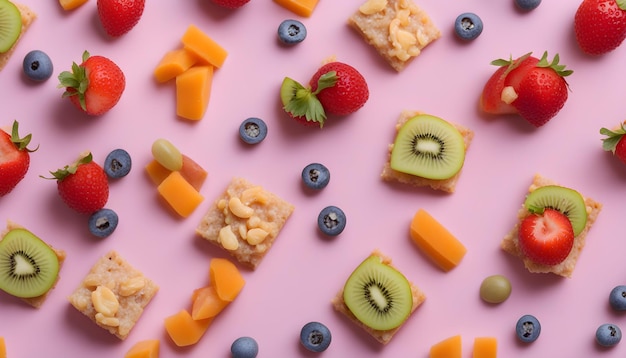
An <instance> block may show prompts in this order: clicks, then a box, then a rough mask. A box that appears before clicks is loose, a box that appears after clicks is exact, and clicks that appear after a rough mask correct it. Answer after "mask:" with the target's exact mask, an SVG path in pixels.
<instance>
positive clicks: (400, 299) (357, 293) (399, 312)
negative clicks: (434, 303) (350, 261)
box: [343, 255, 413, 331]
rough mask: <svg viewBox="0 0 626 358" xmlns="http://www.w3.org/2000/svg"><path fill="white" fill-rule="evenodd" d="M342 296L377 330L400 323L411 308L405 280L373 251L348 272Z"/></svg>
mask: <svg viewBox="0 0 626 358" xmlns="http://www.w3.org/2000/svg"><path fill="white" fill-rule="evenodd" d="M343 300H344V302H345V304H346V306H348V308H349V309H350V312H352V314H354V316H355V317H356V318H357V319H358V320H359V321H360V322H361V323H363V324H364V325H366V326H368V327H370V328H372V329H375V330H381V331H386V330H390V329H393V328H396V327H398V326H400V325H401V324H402V323H403V322H404V321H405V320H406V319H407V318H408V317H409V315H410V314H411V310H412V308H413V294H412V292H411V286H410V284H409V281H407V279H406V277H404V275H402V274H401V273H400V272H398V271H397V270H396V269H394V268H393V267H391V266H389V265H385V264H384V263H382V260H381V258H380V257H379V256H376V255H372V256H370V257H368V258H367V259H365V261H363V262H362V263H361V264H360V265H359V266H358V267H357V268H356V269H355V270H354V272H353V273H352V274H351V275H350V277H349V278H348V280H347V281H346V285H345V286H344V290H343Z"/></svg>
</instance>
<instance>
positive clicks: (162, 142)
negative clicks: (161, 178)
mask: <svg viewBox="0 0 626 358" xmlns="http://www.w3.org/2000/svg"><path fill="white" fill-rule="evenodd" d="M152 157H153V158H154V159H155V160H156V161H157V162H159V164H161V165H162V166H164V167H165V168H167V169H168V170H171V171H176V170H180V169H181V168H182V167H183V155H182V154H181V153H180V151H179V150H178V148H176V146H175V145H174V144H172V143H171V142H170V141H168V140H167V139H163V138H159V139H157V140H155V141H154V143H152Z"/></svg>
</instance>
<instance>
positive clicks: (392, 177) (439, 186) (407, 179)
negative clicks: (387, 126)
mask: <svg viewBox="0 0 626 358" xmlns="http://www.w3.org/2000/svg"><path fill="white" fill-rule="evenodd" d="M418 114H421V112H418V111H403V112H402V113H401V114H400V117H399V118H398V122H397V123H396V133H397V132H398V131H399V130H400V128H401V127H402V125H403V124H404V123H406V121H408V120H409V119H411V118H413V117H415V116H416V115H418ZM450 124H452V125H453V126H454V127H455V128H456V129H458V130H459V132H460V133H461V136H462V137H463V140H464V141H465V150H466V151H467V149H468V148H469V146H470V144H471V142H472V139H474V132H473V131H472V130H470V129H468V128H466V127H464V126H461V125H458V124H455V123H450ZM392 150H393V143H392V144H390V145H389V147H388V155H387V161H386V162H385V165H384V166H383V171H382V173H381V174H380V176H381V178H382V179H383V180H384V181H395V182H400V183H403V184H408V185H412V186H417V187H423V186H428V187H431V188H432V189H434V190H441V191H444V192H447V193H453V192H454V190H455V188H456V183H457V181H458V180H459V177H460V175H461V171H462V170H463V169H461V170H459V172H458V173H456V174H455V175H454V176H452V177H451V178H449V179H443V180H435V179H427V178H422V177H418V176H415V175H411V174H406V173H401V172H399V171H396V170H393V169H391V166H390V164H389V163H390V160H391V151H392Z"/></svg>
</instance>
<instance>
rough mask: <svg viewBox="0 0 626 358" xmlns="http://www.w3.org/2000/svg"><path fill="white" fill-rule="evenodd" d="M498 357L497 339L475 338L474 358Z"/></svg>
mask: <svg viewBox="0 0 626 358" xmlns="http://www.w3.org/2000/svg"><path fill="white" fill-rule="evenodd" d="M497 356H498V340H497V339H496V338H495V337H476V338H474V351H473V352H472V358H496V357H497Z"/></svg>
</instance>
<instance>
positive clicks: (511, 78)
mask: <svg viewBox="0 0 626 358" xmlns="http://www.w3.org/2000/svg"><path fill="white" fill-rule="evenodd" d="M492 64H493V65H496V66H499V68H498V70H496V72H495V73H494V74H493V75H492V76H491V77H490V78H489V80H488V81H487V83H486V84H485V87H484V88H483V91H482V93H481V96H480V104H479V106H480V108H481V109H482V111H484V112H485V113H490V114H509V113H517V114H519V115H520V116H521V117H522V118H524V119H525V120H527V121H528V122H529V123H531V124H532V125H533V126H535V127H541V126H543V125H544V124H546V123H547V122H548V121H549V120H550V119H552V118H553V117H554V116H556V115H557V114H558V112H559V111H560V110H561V109H562V108H563V106H564V105H565V102H566V101H567V98H568V91H569V87H568V84H567V82H566V81H565V77H566V76H569V75H571V74H572V73H573V71H571V70H566V69H565V65H561V64H559V55H558V54H557V55H555V56H554V58H553V60H552V61H548V53H547V52H544V54H543V56H542V57H541V59H538V58H536V57H533V56H531V53H528V54H526V55H524V56H522V57H520V58H518V59H515V60H513V59H509V60H504V59H499V60H495V61H493V62H492Z"/></svg>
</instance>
